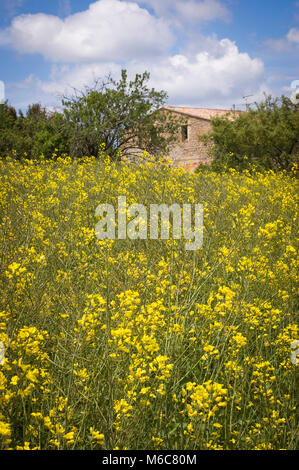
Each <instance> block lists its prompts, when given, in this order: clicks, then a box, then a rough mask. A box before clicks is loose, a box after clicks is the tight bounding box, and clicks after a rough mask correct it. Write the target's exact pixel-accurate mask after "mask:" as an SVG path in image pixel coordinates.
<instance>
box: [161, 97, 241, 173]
mask: <svg viewBox="0 0 299 470" xmlns="http://www.w3.org/2000/svg"><path fill="white" fill-rule="evenodd" d="M162 110H164V111H167V112H171V113H175V114H176V115H177V116H182V118H183V119H182V121H183V122H184V124H182V125H181V126H180V128H179V132H178V136H177V139H176V142H175V143H174V144H172V145H171V147H170V151H169V158H170V160H171V161H173V164H174V166H183V167H185V168H186V169H188V170H190V171H194V170H195V169H196V167H197V166H198V165H199V164H207V163H209V162H210V159H209V156H208V153H207V148H206V147H205V146H204V144H203V143H201V142H199V140H198V135H199V134H205V133H207V132H209V131H210V130H211V119H212V118H213V117H215V116H220V117H224V116H226V117H227V118H228V119H234V118H235V117H236V116H238V115H240V114H241V113H243V112H244V111H235V110H233V111H232V110H225V109H207V108H187V107H178V106H165V107H163V108H162Z"/></svg>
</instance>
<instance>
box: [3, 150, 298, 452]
mask: <svg viewBox="0 0 299 470" xmlns="http://www.w3.org/2000/svg"><path fill="white" fill-rule="evenodd" d="M297 190H298V187H297V183H296V179H295V178H294V175H289V174H287V173H284V172H281V173H278V174H275V173H273V172H268V173H264V174H262V173H257V172H253V173H249V172H245V173H242V174H239V173H237V172H234V171H229V172H227V173H223V174H217V173H213V172H211V171H202V172H199V173H197V174H190V173H187V172H185V171H184V170H182V169H174V168H170V167H169V166H167V165H165V164H155V163H153V162H148V163H145V164H143V165H141V166H138V167H137V166H134V165H132V164H131V165H127V164H125V163H122V164H118V165H116V164H114V163H111V162H110V161H109V158H106V160H105V161H104V162H100V161H99V160H97V159H94V158H89V159H87V158H86V159H83V160H81V161H71V160H70V159H69V158H58V159H56V160H55V161H54V160H53V161H43V160H41V161H39V162H32V161H25V162H17V161H16V160H14V159H8V160H5V161H1V162H0V194H1V196H0V214H1V234H0V237H1V274H0V283H1V285H0V288H1V304H0V341H1V342H2V344H3V347H2V351H3V354H2V356H3V357H2V358H1V362H0V449H4V450H6V449H14V450H18V449H20V450H21V449H42V450H43V449H86V450H87V449H111V450H112V449H155V450H156V449H167V450H170V449H173V450H176V449H188V450H193V449H208V450H209V449H224V450H234V449H244V450H247V449H248V450H255V449H271V450H275V449H295V448H296V445H297V441H296V439H297V437H298V435H297V433H296V408H295V406H296V375H295V374H296V354H294V351H293V350H292V345H294V342H295V341H297V340H298V325H297V319H296V312H297V309H298V305H296V288H297V287H298V286H297V281H298V278H297V267H298V259H297V245H296V243H297V242H296V235H297V223H298V219H297V216H298V215H297V212H296V210H297V207H298V206H297V204H298V196H297ZM119 195H124V196H126V198H127V201H128V204H131V203H133V202H137V203H142V204H145V205H146V204H149V203H159V204H160V203H162V202H163V203H165V204H171V203H174V202H176V203H178V204H182V203H191V204H193V203H202V204H203V205H204V242H203V246H202V248H201V249H199V250H197V251H186V250H185V249H184V243H183V240H173V239H170V240H150V239H149V240H117V239H116V240H114V241H113V240H112V241H110V240H103V241H101V240H98V239H97V238H96V236H95V225H96V223H97V218H96V216H95V209H96V207H97V206H98V204H99V203H111V204H114V203H115V205H116V201H117V197H118V196H119ZM297 241H298V240H297ZM295 344H296V343H295ZM293 347H294V346H293ZM292 353H293V356H292V357H293V358H295V360H291V355H292Z"/></svg>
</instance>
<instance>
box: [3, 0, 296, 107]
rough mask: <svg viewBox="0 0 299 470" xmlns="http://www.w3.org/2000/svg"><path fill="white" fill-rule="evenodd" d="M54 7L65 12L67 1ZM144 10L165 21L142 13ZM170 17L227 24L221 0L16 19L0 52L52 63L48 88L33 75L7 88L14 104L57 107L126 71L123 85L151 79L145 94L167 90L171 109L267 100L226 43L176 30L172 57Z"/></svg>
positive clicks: (258, 68) (103, 5)
mask: <svg viewBox="0 0 299 470" xmlns="http://www.w3.org/2000/svg"><path fill="white" fill-rule="evenodd" d="M59 3H60V6H61V8H62V7H65V8H68V6H69V1H68V0H60V2H59ZM137 3H139V4H140V5H138V4H137ZM145 4H146V5H147V6H151V7H152V8H154V9H155V12H156V14H158V13H159V15H162V16H163V15H164V19H163V18H162V17H156V16H153V15H152V14H150V13H149V12H148V11H147V10H146V9H145V8H142V6H143V5H145ZM179 11H181V14H179V13H178V12H179ZM171 12H174V15H175V16H174V18H175V17H177V18H178V17H180V18H183V19H184V21H188V22H192V21H193V20H194V21H195V20H196V21H208V20H213V19H217V18H218V19H219V18H221V19H228V18H229V12H228V10H227V8H226V7H225V5H224V4H223V3H222V2H220V1H219V0H201V1H195V0H187V1H183V0H144V1H142V0H135V1H134V2H133V1H129V0H126V1H120V0H99V1H96V2H94V3H92V4H91V5H90V6H89V8H88V9H87V10H85V11H83V12H80V13H76V14H74V15H69V16H67V17H66V18H65V19H64V20H63V19H61V18H59V17H58V16H53V15H45V14H42V13H40V14H35V15H22V16H18V17H16V18H14V20H13V21H12V24H11V26H10V27H9V28H7V29H6V30H5V31H1V30H0V45H1V44H2V45H4V44H6V45H10V47H12V48H14V49H16V50H18V51H19V52H21V53H40V54H42V55H43V56H44V57H45V58H46V59H49V60H50V61H52V68H51V74H50V76H49V78H48V80H40V79H39V78H38V77H37V76H35V75H34V74H31V75H30V76H28V77H27V78H26V79H25V80H23V81H22V82H19V83H14V84H13V83H12V84H10V85H9V90H8V91H9V94H10V95H11V96H14V97H15V99H14V103H13V104H14V105H15V106H16V107H17V108H19V107H21V108H24V107H26V106H24V103H27V104H29V103H32V102H41V103H43V104H45V105H46V106H51V105H58V104H59V102H60V99H59V98H60V97H61V95H65V94H66V95H68V94H71V93H72V91H73V89H74V88H75V89H78V90H80V89H83V88H84V87H85V86H91V85H92V84H93V83H94V80H95V79H97V78H104V77H105V76H107V74H108V73H109V72H111V74H112V75H113V77H114V78H115V79H116V80H118V79H119V78H120V71H121V68H126V69H127V70H128V74H129V79H133V78H134V77H135V74H136V73H143V72H144V71H145V70H147V71H149V72H150V75H151V81H150V86H153V87H154V88H155V89H157V90H165V91H166V92H167V93H168V95H169V104H173V105H186V106H207V107H213V106H214V107H228V108H230V107H231V106H232V105H233V104H236V105H237V106H239V104H240V103H242V97H243V96H244V95H249V94H251V95H254V97H253V98H252V99H253V100H258V99H259V98H260V97H262V96H261V93H262V91H266V92H268V89H267V87H266V85H265V79H264V64H263V62H262V61H261V60H260V59H257V58H252V57H250V56H249V55H248V54H247V53H241V52H240V51H239V49H238V47H237V45H236V44H235V43H234V42H232V41H231V40H229V39H222V40H219V39H218V38H217V36H216V35H215V34H214V35H211V36H209V37H206V36H204V35H202V34H200V32H199V31H197V32H196V33H195V32H194V31H191V33H190V36H189V30H192V28H190V29H188V28H182V29H181V30H180V32H182V31H183V32H185V33H186V34H185V38H188V41H187V44H186V47H185V48H184V50H182V51H181V53H180V54H178V53H175V52H173V51H174V49H173V45H174V37H173V32H172V31H171V29H170V24H171V26H172V28H174V22H173V21H172V19H171ZM173 31H175V29H173ZM294 37H296V35H295V36H294V35H293V33H292V38H294Z"/></svg>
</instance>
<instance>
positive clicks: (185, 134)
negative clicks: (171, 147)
mask: <svg viewBox="0 0 299 470" xmlns="http://www.w3.org/2000/svg"><path fill="white" fill-rule="evenodd" d="M185 140H188V126H182V142H185Z"/></svg>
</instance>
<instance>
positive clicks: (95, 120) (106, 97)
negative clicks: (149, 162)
mask: <svg viewBox="0 0 299 470" xmlns="http://www.w3.org/2000/svg"><path fill="white" fill-rule="evenodd" d="M149 77H150V75H149V73H148V72H145V73H143V74H142V75H139V74H137V75H136V77H135V79H134V81H130V82H129V81H128V78H127V72H126V70H122V73H121V79H120V81H118V82H116V81H115V80H113V79H112V78H111V77H110V76H108V78H107V80H106V81H102V82H98V81H96V82H95V85H94V87H93V88H87V89H86V90H85V91H81V92H80V93H76V94H75V96H73V97H71V98H66V99H64V100H63V102H62V103H63V106H64V116H65V119H66V121H67V123H68V126H69V129H70V133H71V138H70V155H71V156H76V157H78V156H85V155H94V156H97V154H98V150H99V147H100V146H102V145H103V144H104V147H105V149H106V151H107V153H108V154H109V155H110V157H111V158H112V159H117V158H118V156H119V152H120V150H121V151H122V153H123V154H125V155H132V154H134V151H136V149H137V148H138V149H141V150H146V151H148V152H150V153H155V154H159V153H160V152H166V151H167V147H168V145H169V143H171V142H172V141H173V139H174V134H175V132H176V129H177V127H176V122H175V119H174V118H172V117H171V116H168V115H166V113H160V112H159V109H160V108H161V107H162V106H163V104H164V103H165V100H166V98H167V94H166V93H165V92H164V91H160V92H158V91H155V90H154V89H149V88H148V86H147V82H148V80H149Z"/></svg>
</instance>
